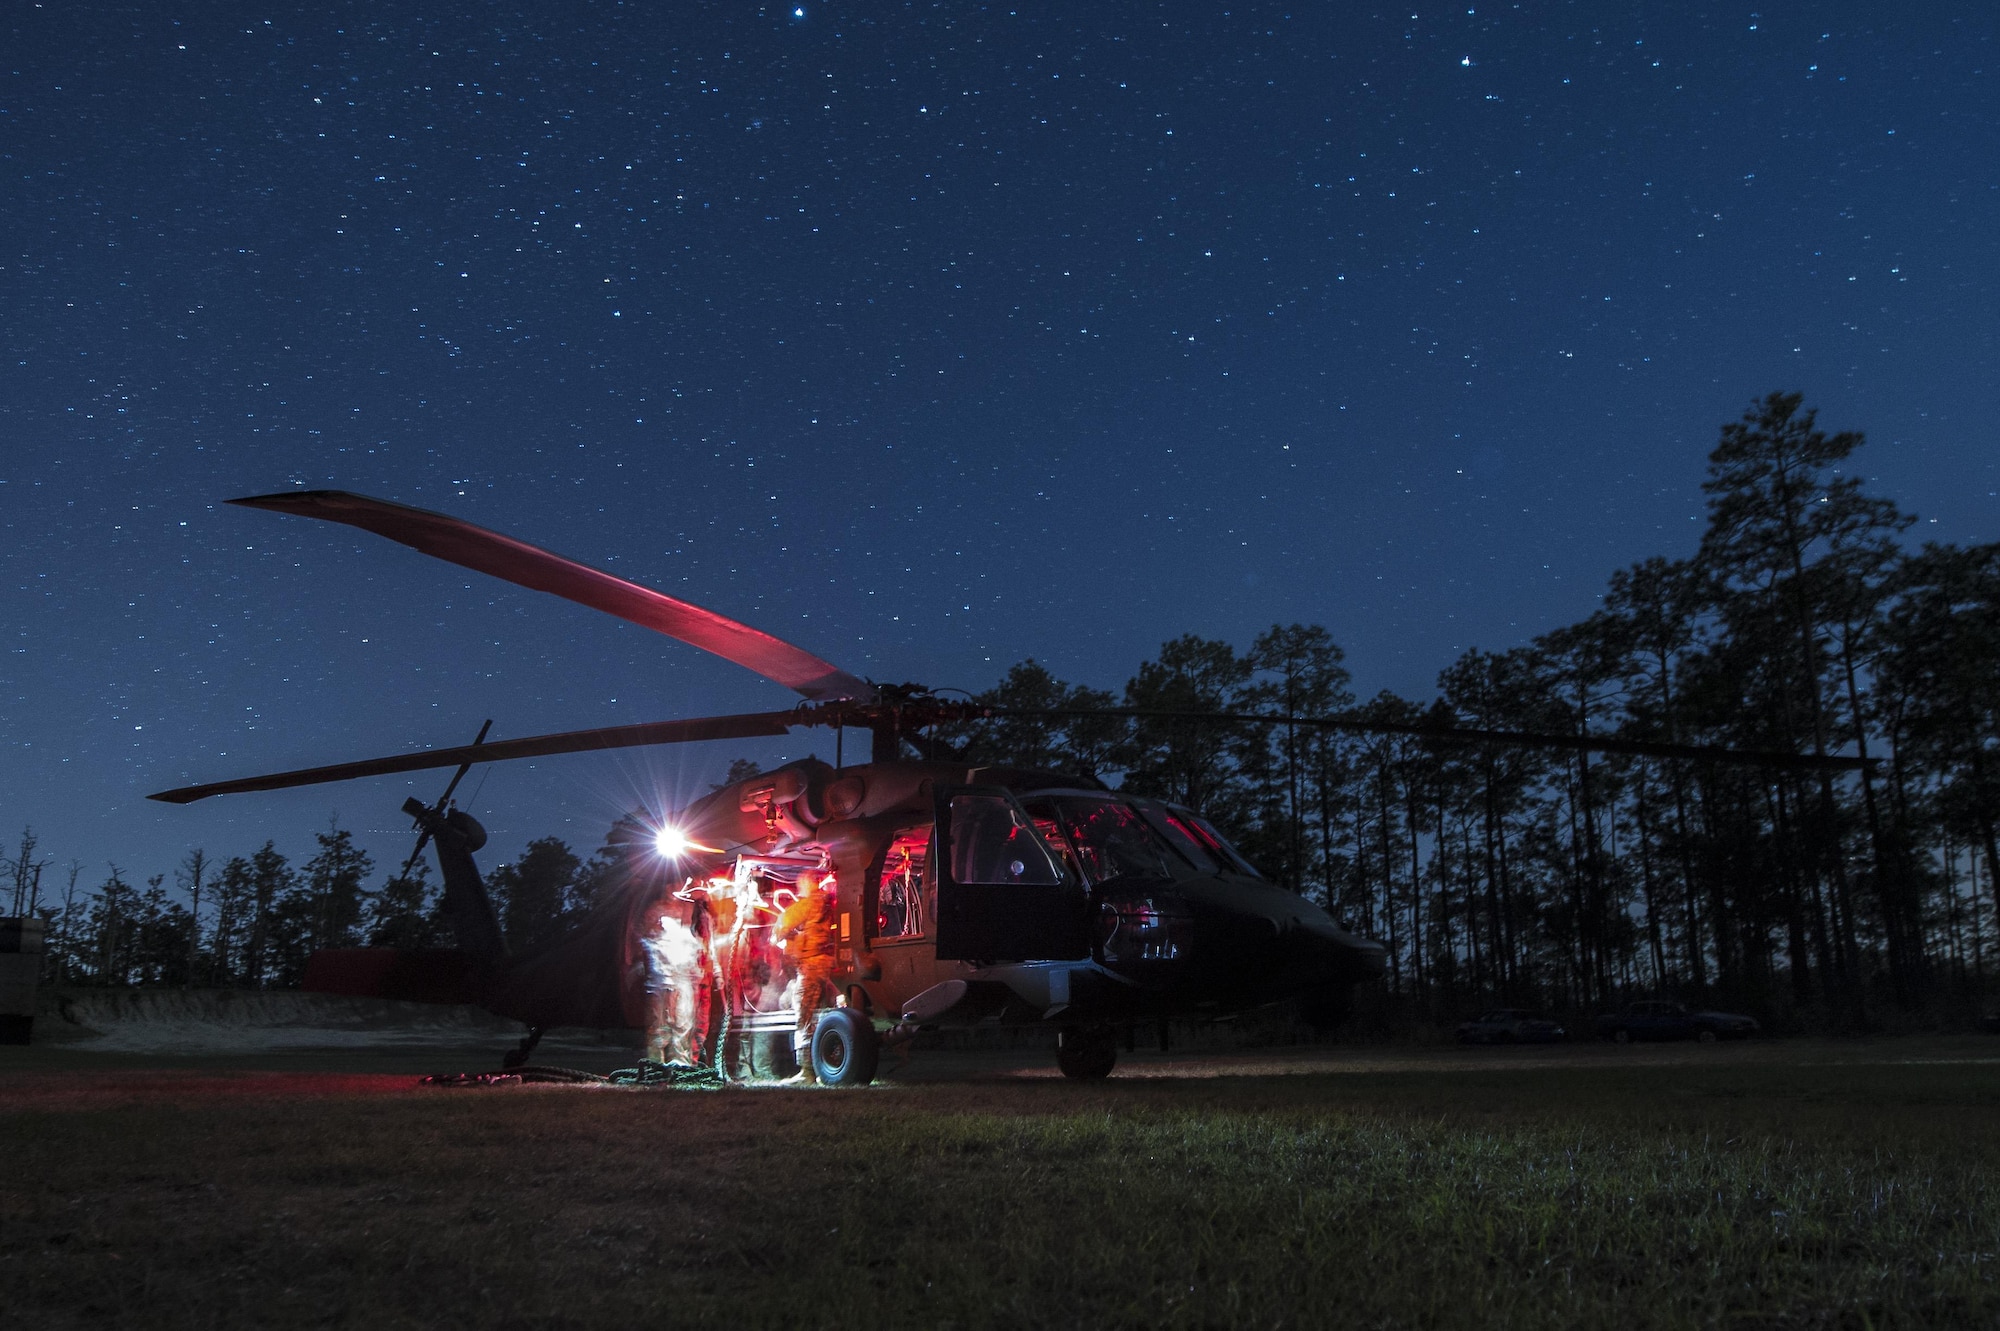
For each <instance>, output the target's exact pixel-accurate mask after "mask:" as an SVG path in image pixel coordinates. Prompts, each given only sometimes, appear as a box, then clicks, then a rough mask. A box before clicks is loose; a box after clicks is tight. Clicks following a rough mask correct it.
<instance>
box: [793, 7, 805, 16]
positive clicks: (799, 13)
mask: <svg viewBox="0 0 2000 1331" xmlns="http://www.w3.org/2000/svg"><path fill="white" fill-rule="evenodd" d="M805 16H806V7H805V6H804V5H800V6H799V7H798V8H797V9H794V10H793V11H792V17H793V18H804V17H805Z"/></svg>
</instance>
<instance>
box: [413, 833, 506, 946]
mask: <svg viewBox="0 0 2000 1331" xmlns="http://www.w3.org/2000/svg"><path fill="white" fill-rule="evenodd" d="M403 812H404V813H407V814H409V815H410V817H412V818H414V819H416V821H417V823H418V824H419V825H420V826H422V827H423V828H424V829H425V830H426V831H428V832H429V833H430V837H431V844H432V845H433V846H434V847H436V848H437V857H438V868H439V869H440V870H442V871H443V873H444V902H443V905H444V913H445V918H446V919H448V920H450V921H451V931H452V934H453V936H454V937H455V938H456V939H457V940H458V946H459V949H460V950H461V951H462V952H464V953H465V954H466V955H467V956H469V957H470V958H471V959H472V960H473V961H474V962H475V963H478V964H482V965H485V966H489V967H490V966H497V965H499V964H500V962H502V961H503V960H505V959H506V956H507V940H506V939H505V938H504V937H503V936H502V935H501V933H500V913H499V912H498V911H496V910H495V909H494V908H493V898H492V897H490V896H488V895H487V892H486V883H485V880H483V879H482V878H480V876H479V866H478V865H476V864H474V863H473V862H472V853H473V852H474V851H476V850H478V849H480V848H481V847H483V846H484V845H485V844H486V829H485V828H483V827H481V826H480V825H479V820H478V819H476V818H474V817H473V816H472V815H471V814H469V813H466V812H465V811H464V810H462V809H453V810H451V811H450V812H449V813H445V814H442V815H440V814H438V813H436V812H435V811H433V810H432V809H431V808H429V807H428V806H427V805H425V804H424V803H423V802H422V801H421V800H416V799H410V800H405V801H404V802H403Z"/></svg>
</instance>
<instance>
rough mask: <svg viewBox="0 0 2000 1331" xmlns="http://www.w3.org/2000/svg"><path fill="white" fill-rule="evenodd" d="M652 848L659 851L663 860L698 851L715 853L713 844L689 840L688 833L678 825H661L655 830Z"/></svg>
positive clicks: (680, 857) (682, 856)
mask: <svg viewBox="0 0 2000 1331" xmlns="http://www.w3.org/2000/svg"><path fill="white" fill-rule="evenodd" d="M653 849H655V850H657V851H658V852H659V853H660V858H661V859H663V860H680V859H686V858H687V857H688V856H689V855H691V854H694V853H696V852H698V851H699V852H704V853H706V854H710V855H713V854H716V853H717V852H716V849H715V847H714V846H704V845H702V844H701V843H700V842H699V841H691V840H689V839H688V834H687V833H686V832H683V831H681V829H680V828H678V827H662V828H661V829H660V830H659V831H657V832H655V833H654V834H653Z"/></svg>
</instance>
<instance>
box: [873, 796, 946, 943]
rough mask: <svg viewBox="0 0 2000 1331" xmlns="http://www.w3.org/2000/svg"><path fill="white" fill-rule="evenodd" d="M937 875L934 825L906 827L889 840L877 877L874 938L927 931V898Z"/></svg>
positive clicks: (887, 938)
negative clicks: (934, 852)
mask: <svg viewBox="0 0 2000 1331" xmlns="http://www.w3.org/2000/svg"><path fill="white" fill-rule="evenodd" d="M936 882H937V876H936V874H935V873H934V872H933V870H932V865H931V827H930V824H929V823H923V824H920V825H918V826H915V827H906V828H904V829H902V830H901V831H899V832H897V833H896V835H895V836H893V837H891V838H890V840H889V849H888V850H887V851H885V852H884V853H883V856H882V872H881V874H880V876H878V877H877V878H876V880H875V937H876V938H878V939H883V940H887V941H893V940H895V939H898V938H920V937H922V936H923V934H924V901H925V900H926V898H927V897H928V896H929V895H930V893H929V891H927V890H926V889H928V888H931V887H934V886H935V884H936Z"/></svg>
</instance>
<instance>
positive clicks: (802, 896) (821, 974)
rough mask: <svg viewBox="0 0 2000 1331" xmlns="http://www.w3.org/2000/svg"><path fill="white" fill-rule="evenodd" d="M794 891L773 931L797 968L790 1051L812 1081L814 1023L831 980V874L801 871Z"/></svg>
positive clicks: (803, 1076)
mask: <svg viewBox="0 0 2000 1331" xmlns="http://www.w3.org/2000/svg"><path fill="white" fill-rule="evenodd" d="M794 892H795V893H796V897H795V899H794V900H793V902H792V904H791V905H789V906H787V907H785V910H784V913H783V914H782V915H780V916H779V917H778V924H777V928H776V929H774V930H773V931H772V932H773V934H774V936H775V937H776V938H777V940H778V941H779V942H780V943H783V944H784V945H785V952H786V955H788V956H789V957H790V958H791V960H792V964H793V965H794V966H795V967H797V968H798V974H799V981H798V984H799V1022H798V1026H797V1028H796V1029H795V1030H794V1031H793V1033H792V1051H793V1052H794V1053H795V1054H797V1055H798V1060H799V1078H800V1080H802V1081H808V1082H812V1081H817V1080H819V1078H818V1077H817V1076H816V1075H815V1074H814V1073H813V1065H812V1032H813V1023H814V1022H815V1021H816V1020H817V1019H818V1018H819V1013H820V1008H821V1005H822V1002H823V1000H824V999H825V997H826V992H827V989H828V988H829V986H830V985H831V984H832V982H833V961H834V934H833V904H834V886H833V875H831V874H815V873H803V874H800V875H799V881H798V883H797V884H796V885H795V887H794Z"/></svg>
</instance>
